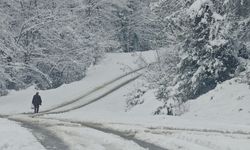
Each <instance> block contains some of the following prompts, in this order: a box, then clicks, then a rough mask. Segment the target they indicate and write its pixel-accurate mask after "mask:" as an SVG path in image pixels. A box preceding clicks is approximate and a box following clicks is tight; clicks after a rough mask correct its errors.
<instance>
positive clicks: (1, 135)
mask: <svg viewBox="0 0 250 150" xmlns="http://www.w3.org/2000/svg"><path fill="white" fill-rule="evenodd" d="M0 150H45V148H44V147H43V146H42V145H41V144H40V143H39V142H37V141H36V139H35V138H34V137H33V135H32V134H31V133H30V132H29V131H28V130H27V129H25V128H23V127H21V126H20V125H18V124H16V123H15V122H12V121H8V120H6V119H0Z"/></svg>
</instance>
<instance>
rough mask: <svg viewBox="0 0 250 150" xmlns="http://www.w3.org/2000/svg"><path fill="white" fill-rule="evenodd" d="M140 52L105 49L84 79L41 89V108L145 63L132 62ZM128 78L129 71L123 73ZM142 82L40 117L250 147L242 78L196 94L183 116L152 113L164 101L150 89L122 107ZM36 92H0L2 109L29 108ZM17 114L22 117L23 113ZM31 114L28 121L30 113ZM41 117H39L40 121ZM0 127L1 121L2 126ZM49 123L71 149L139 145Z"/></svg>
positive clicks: (179, 144)
mask: <svg viewBox="0 0 250 150" xmlns="http://www.w3.org/2000/svg"><path fill="white" fill-rule="evenodd" d="M143 55H144V57H143V58H145V60H146V62H147V63H150V62H153V61H154V58H155V54H154V52H146V53H143ZM138 56H139V54H118V53H116V54H109V55H107V57H106V58H105V59H104V60H103V61H101V62H100V63H99V64H98V65H97V66H93V67H91V68H90V69H89V70H88V73H87V77H86V78H84V79H83V80H82V81H79V82H75V83H72V84H69V85H64V86H62V87H60V88H58V89H54V90H48V91H40V93H41V96H42V98H43V105H42V110H46V109H49V108H53V107H54V106H57V105H59V104H61V103H63V102H67V101H70V100H72V99H74V98H76V97H79V96H81V95H84V94H85V93H87V92H88V91H90V90H92V89H95V88H97V87H99V86H101V85H103V84H105V83H107V82H109V81H111V80H112V79H114V78H117V77H119V76H121V75H123V74H124V73H126V72H129V71H131V70H133V69H137V68H140V67H141V66H144V65H146V64H147V63H141V65H138V63H137V64H136V63H135V62H136V61H137V62H143V61H144V59H142V57H140V58H139V59H138ZM138 60H140V61H138ZM142 60H143V61H142ZM131 68H132V69H131ZM130 77H131V78H132V77H133V76H129V77H126V78H130ZM119 81H120V80H119ZM143 82H145V81H144V80H143V79H142V78H139V79H137V80H135V81H134V82H131V83H129V84H127V85H125V86H123V87H121V88H119V89H117V90H116V91H115V92H113V93H110V94H109V95H106V96H104V97H103V98H101V99H99V100H98V101H96V102H94V103H92V104H90V105H87V106H85V107H82V108H79V109H76V110H72V111H69V112H67V113H60V114H48V115H44V116H41V117H40V118H50V120H45V121H44V122H47V123H51V124H53V123H52V122H53V121H52V120H51V119H53V118H54V119H57V121H58V120H61V121H72V122H82V123H94V124H95V125H97V126H99V127H100V128H104V129H110V130H115V131H119V132H122V133H127V134H131V135H133V136H134V137H135V138H137V139H140V140H143V141H146V142H149V143H154V144H155V145H159V146H161V147H163V148H165V149H170V150H171V149H173V150H176V149H180V150H211V149H214V150H248V149H250V121H249V120H250V113H249V112H250V94H249V93H250V89H249V86H248V85H247V84H245V83H240V82H238V80H237V79H232V80H230V81H226V82H224V83H222V84H220V85H218V86H217V87H216V89H214V90H212V91H210V92H209V93H207V94H205V95H202V96H201V97H199V98H198V99H196V100H193V101H189V102H188V103H187V104H186V107H187V108H188V109H187V110H188V112H186V113H185V114H184V115H182V116H154V115H153V112H154V111H155V110H156V108H157V107H158V106H160V105H162V104H161V102H159V101H157V100H156V99H155V96H154V90H151V91H148V92H147V93H146V94H145V95H144V96H143V99H144V103H142V104H140V105H137V106H135V107H134V108H132V109H131V110H129V111H126V110H127V107H126V99H127V97H126V95H127V94H128V93H129V92H130V91H131V90H133V89H134V88H136V87H138V85H140V84H141V83H143ZM116 84H120V82H114V83H113V84H112V85H113V86H115V85H116ZM106 90H107V89H106ZM35 92H36V90H35V89H33V88H29V89H27V90H24V91H19V92H14V91H13V92H11V93H10V95H8V96H5V97H1V98H0V114H16V113H22V112H30V111H31V109H30V103H31V98H32V96H33V94H34V93H35ZM99 92H100V93H98V92H96V93H93V94H92V95H91V99H92V98H94V97H98V96H99V95H100V94H103V93H102V92H105V91H99ZM86 99H89V98H86V97H85V98H83V99H81V100H80V101H79V103H84V102H86V101H85V100H86ZM54 111H56V110H54ZM16 117H20V118H22V117H23V115H20V116H16ZM26 117H27V116H26ZM24 118H25V117H24ZM29 119H30V121H32V118H29ZM54 121H55V120H54ZM42 122H43V121H41V120H40V123H41V124H43V123H42ZM1 126H2V124H0V128H1ZM48 126H49V129H50V130H51V131H53V132H55V134H57V135H58V136H59V137H61V138H62V140H63V141H65V142H66V143H67V144H68V145H70V147H72V149H74V150H77V149H82V148H86V149H91V150H95V149H107V150H112V149H124V150H125V149H133V150H137V149H142V148H141V147H139V146H138V145H137V144H135V143H133V142H132V143H131V142H129V141H127V140H124V139H121V138H120V137H117V136H116V135H110V134H107V133H103V132H101V131H96V130H94V129H90V128H86V127H82V126H72V125H65V124H63V123H55V124H54V125H48ZM6 130H7V129H6ZM2 138H3V137H1V139H0V141H2ZM24 143H25V142H24ZM125 145H127V147H126V146H125ZM41 149H42V148H41Z"/></svg>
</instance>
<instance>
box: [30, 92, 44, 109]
mask: <svg viewBox="0 0 250 150" xmlns="http://www.w3.org/2000/svg"><path fill="white" fill-rule="evenodd" d="M32 104H33V105H34V113H38V112H39V106H40V105H42V99H41V96H40V95H39V92H36V94H35V95H34V96H33V99H32Z"/></svg>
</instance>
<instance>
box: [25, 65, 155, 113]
mask: <svg viewBox="0 0 250 150" xmlns="http://www.w3.org/2000/svg"><path fill="white" fill-rule="evenodd" d="M149 65H150V64H149ZM146 67H147V66H144V67H141V68H138V69H136V70H133V71H130V72H128V73H126V74H124V75H121V76H119V77H117V78H115V79H113V80H111V81H108V82H107V83H104V84H103V85H101V86H98V87H96V88H94V89H93V90H90V91H89V92H87V93H85V94H84V95H82V96H79V97H78V98H76V99H73V100H70V101H68V102H65V103H62V104H60V105H58V106H55V107H53V108H50V109H47V110H44V111H40V113H39V114H37V115H38V116H39V115H44V114H50V112H51V111H53V110H56V109H59V108H62V107H65V106H68V105H70V104H73V103H75V102H78V101H80V100H81V99H83V98H85V97H87V96H89V95H91V94H93V93H95V92H97V91H99V90H101V89H104V88H105V87H107V86H108V85H111V84H113V83H115V82H117V81H119V80H120V79H122V78H124V77H127V76H129V75H131V74H133V73H137V72H139V71H141V70H143V69H145V68H146ZM137 78H138V77H136V78H133V79H130V80H129V81H127V82H128V83H129V82H131V81H133V80H135V79H137ZM124 85H126V84H125V83H123V84H122V85H121V86H124ZM121 86H117V88H120V87H121ZM113 91H115V90H114V89H112V91H111V92H113ZM111 92H107V94H103V95H104V96H106V95H108V94H110V93H111ZM104 96H102V97H104ZM99 99H100V98H99ZM93 102H95V101H93ZM93 102H88V104H90V103H93ZM88 104H86V105H88ZM86 105H84V106H86ZM84 106H81V107H84ZM72 109H73V110H74V109H78V108H72ZM68 111H70V110H67V111H65V112H68ZM58 113H63V111H62V112H58ZM22 114H33V113H22ZM52 114H53V113H52Z"/></svg>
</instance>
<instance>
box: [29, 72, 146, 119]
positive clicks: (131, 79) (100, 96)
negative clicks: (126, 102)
mask: <svg viewBox="0 0 250 150" xmlns="http://www.w3.org/2000/svg"><path fill="white" fill-rule="evenodd" d="M140 76H141V75H137V76H135V77H133V78H130V79H128V80H126V81H124V82H122V83H121V84H119V85H117V86H114V87H113V88H112V89H110V90H108V91H107V92H104V93H103V94H101V95H99V96H97V97H96V98H93V99H92V100H90V101H88V102H86V103H84V104H81V105H77V106H74V107H72V108H69V109H65V110H61V111H55V112H46V113H40V114H34V115H33V116H43V115H48V114H60V113H66V112H69V111H72V110H76V109H79V108H82V107H85V106H87V105H90V104H92V103H94V102H96V101H98V100H100V99H101V98H103V97H105V96H107V95H109V94H110V93H112V92H114V91H116V90H118V89H120V88H121V87H123V86H125V85H127V84H129V83H130V82H132V81H134V80H136V79H137V78H139V77H140ZM69 105H70V104H69Z"/></svg>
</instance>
